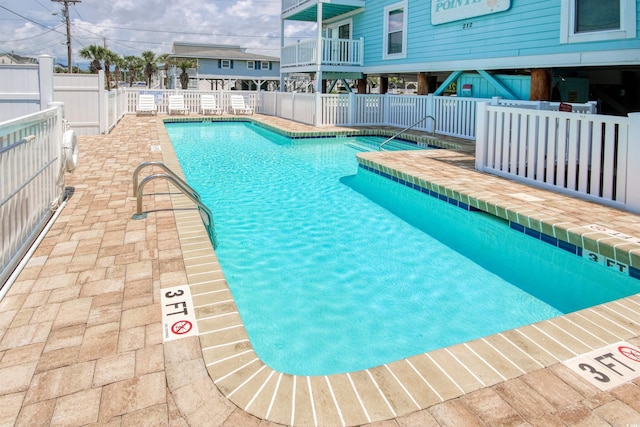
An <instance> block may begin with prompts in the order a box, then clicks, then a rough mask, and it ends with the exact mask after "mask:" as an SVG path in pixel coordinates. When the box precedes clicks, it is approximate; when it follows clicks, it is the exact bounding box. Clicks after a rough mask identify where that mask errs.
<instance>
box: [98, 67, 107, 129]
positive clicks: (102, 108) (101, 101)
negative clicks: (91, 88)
mask: <svg viewBox="0 0 640 427" xmlns="http://www.w3.org/2000/svg"><path fill="white" fill-rule="evenodd" d="M104 85H105V83H104V70H100V71H98V87H97V89H96V90H97V91H98V121H99V124H98V132H100V134H103V133H107V129H109V125H108V123H107V122H108V121H109V118H108V117H109V108H108V105H107V102H109V97H108V96H107V93H106V89H105V88H104Z"/></svg>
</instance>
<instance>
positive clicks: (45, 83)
mask: <svg viewBox="0 0 640 427" xmlns="http://www.w3.org/2000/svg"><path fill="white" fill-rule="evenodd" d="M38 79H39V80H40V82H39V83H40V110H46V109H47V108H49V103H50V102H53V56H50V55H40V56H39V57H38Z"/></svg>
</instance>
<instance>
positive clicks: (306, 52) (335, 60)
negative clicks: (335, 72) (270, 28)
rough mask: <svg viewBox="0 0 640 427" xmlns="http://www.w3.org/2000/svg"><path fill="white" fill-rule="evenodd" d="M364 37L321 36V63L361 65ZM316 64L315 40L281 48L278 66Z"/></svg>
mask: <svg viewBox="0 0 640 427" xmlns="http://www.w3.org/2000/svg"><path fill="white" fill-rule="evenodd" d="M363 55H364V39H363V38H360V39H358V40H349V39H332V38H327V37H323V38H322V56H321V58H320V64H322V65H362V64H363V59H364V58H363ZM314 64H318V44H317V42H316V41H315V40H310V41H305V42H302V43H296V44H294V45H289V46H284V47H283V48H282V49H281V58H280V66H281V67H296V66H304V65H314Z"/></svg>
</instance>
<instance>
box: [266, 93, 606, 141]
mask: <svg viewBox="0 0 640 427" xmlns="http://www.w3.org/2000/svg"><path fill="white" fill-rule="evenodd" d="M261 96H262V97H263V99H264V100H265V101H263V109H262V110H261V111H260V112H261V113H263V114H269V115H274V116H278V117H282V118H286V119H290V120H295V121H299V122H301V123H306V124H310V125H315V126H392V127H398V128H402V129H404V128H407V127H411V128H412V129H415V130H420V131H425V132H435V133H438V134H441V135H448V136H453V137H458V138H464V139H475V137H476V133H475V132H476V110H477V105H478V103H480V102H487V101H489V100H488V99H486V98H463V97H454V96H433V95H428V96H416V95H391V94H385V95H376V94H362V95H358V94H353V93H350V94H339V95H333V94H292V93H280V92H278V93H277V94H275V93H268V92H262V93H261ZM316 96H318V97H320V101H319V104H316V102H315V101H314V100H313V98H312V97H316ZM302 97H304V99H305V102H304V103H300V102H299V100H300V99H301V98H302ZM275 99H277V100H278V101H275ZM490 101H491V103H493V104H495V105H503V104H505V105H510V106H513V107H521V108H528V109H534V110H551V111H557V110H558V108H559V106H560V103H558V102H556V103H552V102H540V101H515V100H504V99H501V98H498V97H496V98H493V99H491V100H490ZM316 105H318V106H317V107H316ZM571 105H572V108H573V110H574V112H576V113H595V112H596V109H595V104H593V103H587V104H571ZM300 108H305V110H306V111H309V112H311V113H310V114H306V115H305V114H303V113H302V112H301V111H299V110H300ZM316 109H317V110H318V111H319V114H318V113H317V112H316ZM294 112H295V114H294Z"/></svg>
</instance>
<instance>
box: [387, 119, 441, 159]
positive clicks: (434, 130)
mask: <svg viewBox="0 0 640 427" xmlns="http://www.w3.org/2000/svg"><path fill="white" fill-rule="evenodd" d="M428 118H431V120H433V131H432V132H431V136H436V118H435V117H433V116H432V115H427V116H424V117H423V118H421V119H420V120H418V121H417V122H415V123H414V124H412V125H411V126H409V127H407V128H404V129H402V130H401V131H400V132H398V133H396V134H394V135H393V136H391V137H390V138H387V139H385V140H384V141H382V144H380V145H379V146H378V150H379V151H382V147H383V146H384V145H385V144H386V143H387V142H389V141H391V140H393V139H396V138H397V137H399V136H400V135H402V134H403V133H405V132H406V131H408V130H409V129H412V128H414V127H416V126H417V125H418V124H419V123H421V122H423V121H425V120H427V119H428Z"/></svg>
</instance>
